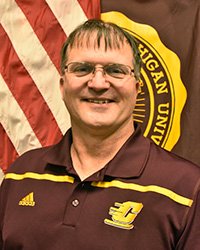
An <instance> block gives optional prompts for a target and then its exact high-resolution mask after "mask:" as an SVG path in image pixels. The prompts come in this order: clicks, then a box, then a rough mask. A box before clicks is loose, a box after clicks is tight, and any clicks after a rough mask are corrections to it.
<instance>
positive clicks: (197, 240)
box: [176, 190, 200, 250]
mask: <svg viewBox="0 0 200 250" xmlns="http://www.w3.org/2000/svg"><path fill="white" fill-rule="evenodd" d="M176 249H177V250H191V249H192V250H199V249H200V190H199V191H198V192H197V195H196V198H195V200H194V201H193V204H192V207H191V208H190V210H189V213H188V217H187V221H186V225H185V227H184V230H183V233H182V235H181V237H180V239H179V242H178V244H177V247H176Z"/></svg>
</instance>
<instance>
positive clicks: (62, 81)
mask: <svg viewBox="0 0 200 250" xmlns="http://www.w3.org/2000/svg"><path fill="white" fill-rule="evenodd" d="M63 92H64V79H63V77H62V76H61V77H60V93H61V96H62V99H63Z"/></svg>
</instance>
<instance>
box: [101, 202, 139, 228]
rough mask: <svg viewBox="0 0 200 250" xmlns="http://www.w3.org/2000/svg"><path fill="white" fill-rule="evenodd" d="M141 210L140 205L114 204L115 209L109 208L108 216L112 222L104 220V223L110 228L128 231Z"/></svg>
mask: <svg viewBox="0 0 200 250" xmlns="http://www.w3.org/2000/svg"><path fill="white" fill-rule="evenodd" d="M142 208H143V205H142V203H137V202H132V201H127V202H123V203H119V202H115V207H111V208H110V210H109V214H110V215H111V216H112V220H110V219H105V220H104V223H105V224H107V225H110V226H114V227H118V228H122V229H127V230H130V229H132V228H133V227H134V225H133V224H132V223H133V221H134V220H135V218H136V216H137V215H138V213H139V212H140V211H141V209H142Z"/></svg>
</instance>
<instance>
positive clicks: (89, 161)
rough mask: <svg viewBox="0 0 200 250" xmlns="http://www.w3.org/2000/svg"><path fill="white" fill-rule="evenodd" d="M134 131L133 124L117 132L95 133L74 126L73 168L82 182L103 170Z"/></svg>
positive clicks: (99, 130)
mask: <svg viewBox="0 0 200 250" xmlns="http://www.w3.org/2000/svg"><path fill="white" fill-rule="evenodd" d="M133 131H134V126H133V122H131V123H129V124H127V125H126V126H124V127H120V128H118V129H117V130H116V129H115V130H113V131H112V132H111V130H110V131H109V129H107V130H106V131H104V133H103V131H101V129H99V128H96V129H94V131H93V130H92V131H91V130H89V129H88V130H86V129H81V128H80V127H78V128H77V127H76V126H72V136H73V144H72V147H71V157H72V162H73V166H74V168H75V170H76V172H77V174H78V175H79V177H80V179H81V180H84V179H86V178H87V177H89V176H90V175H92V174H93V173H95V172H97V171H99V170H100V169H102V168H103V167H104V166H105V165H106V164H107V163H108V162H109V161H110V160H111V159H112V158H113V157H114V156H115V155H116V153H117V152H118V151H119V149H120V148H121V147H122V145H123V144H124V143H125V141H126V140H127V139H128V138H129V137H130V135H131V134H132V133H133Z"/></svg>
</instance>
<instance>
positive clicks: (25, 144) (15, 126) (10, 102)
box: [0, 75, 41, 154]
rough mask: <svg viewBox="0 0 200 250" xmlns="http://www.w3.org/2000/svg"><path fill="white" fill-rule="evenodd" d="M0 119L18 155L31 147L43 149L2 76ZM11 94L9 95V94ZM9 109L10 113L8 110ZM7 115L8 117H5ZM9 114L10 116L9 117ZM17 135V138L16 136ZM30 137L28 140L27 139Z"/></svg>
mask: <svg viewBox="0 0 200 250" xmlns="http://www.w3.org/2000/svg"><path fill="white" fill-rule="evenodd" d="M0 89H1V91H0V100H1V105H0V119H1V123H2V126H3V127H4V129H5V131H6V133H7V135H9V138H10V139H11V141H12V142H13V143H14V145H15V148H16V151H17V152H18V154H22V153H23V152H25V151H26V150H27V148H28V149H30V148H31V147H33V146H34V147H41V144H40V142H39V141H38V139H37V137H36V136H35V134H34V132H33V130H32V128H31V127H30V124H29V122H28V120H27V119H26V116H25V115H24V112H23V111H22V109H21V108H20V106H19V105H18V103H17V101H16V99H15V98H13V95H12V93H11V92H10V91H9V89H8V87H7V84H6V83H5V81H4V79H3V77H2V76H1V75H0ZM8 93H9V94H8ZM8 108H9V113H8V111H7V109H8ZM4 114H6V116H4ZM7 114H9V115H8V116H7ZM19 127H20V129H19ZM16 134H17V137H16V136H15V135H16ZM27 136H28V138H27Z"/></svg>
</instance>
